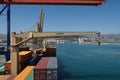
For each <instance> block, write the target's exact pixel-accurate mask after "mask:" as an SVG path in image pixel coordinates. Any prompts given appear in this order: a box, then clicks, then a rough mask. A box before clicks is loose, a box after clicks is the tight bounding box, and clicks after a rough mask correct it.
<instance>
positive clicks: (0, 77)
mask: <svg viewBox="0 0 120 80" xmlns="http://www.w3.org/2000/svg"><path fill="white" fill-rule="evenodd" d="M8 77H10V75H1V76H0V80H7V79H8Z"/></svg>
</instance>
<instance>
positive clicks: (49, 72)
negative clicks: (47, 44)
mask: <svg viewBox="0 0 120 80" xmlns="http://www.w3.org/2000/svg"><path fill="white" fill-rule="evenodd" d="M57 75H58V63H57V58H56V57H43V58H41V60H40V61H39V62H38V64H37V65H36V67H35V68H34V80H57Z"/></svg>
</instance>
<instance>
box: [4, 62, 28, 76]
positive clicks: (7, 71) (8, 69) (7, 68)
mask: <svg viewBox="0 0 120 80" xmlns="http://www.w3.org/2000/svg"><path fill="white" fill-rule="evenodd" d="M26 66H27V65H26V64H25V63H19V71H22V70H23V69H24V68H25V67H26ZM4 74H11V61H8V62H6V63H5V70H4Z"/></svg>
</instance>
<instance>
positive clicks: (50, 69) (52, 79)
mask: <svg viewBox="0 0 120 80" xmlns="http://www.w3.org/2000/svg"><path fill="white" fill-rule="evenodd" d="M46 69H47V73H46V75H47V80H58V62H57V58H56V57H50V58H49V61H48V64H47V68H46Z"/></svg>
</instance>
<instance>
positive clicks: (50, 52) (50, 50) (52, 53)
mask: <svg viewBox="0 0 120 80" xmlns="http://www.w3.org/2000/svg"><path fill="white" fill-rule="evenodd" d="M43 53H44V54H43V56H44V57H56V47H54V46H46V52H43Z"/></svg>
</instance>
